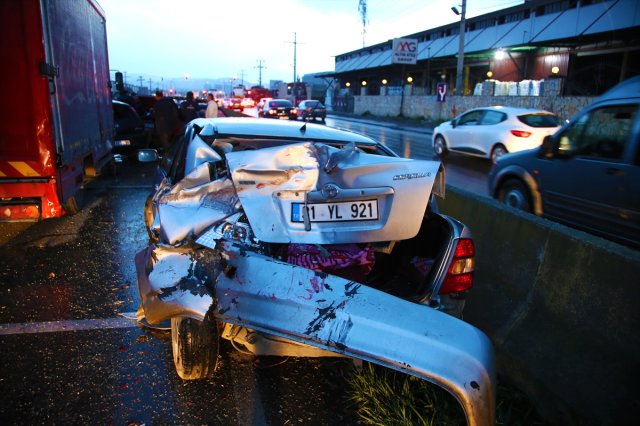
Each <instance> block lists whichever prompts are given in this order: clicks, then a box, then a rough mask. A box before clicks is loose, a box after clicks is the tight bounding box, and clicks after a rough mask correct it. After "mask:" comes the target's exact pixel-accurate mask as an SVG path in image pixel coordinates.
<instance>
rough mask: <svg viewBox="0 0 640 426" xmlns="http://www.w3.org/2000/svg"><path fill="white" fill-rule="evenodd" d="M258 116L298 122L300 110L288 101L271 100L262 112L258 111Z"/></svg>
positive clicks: (266, 103)
mask: <svg viewBox="0 0 640 426" xmlns="http://www.w3.org/2000/svg"><path fill="white" fill-rule="evenodd" d="M258 116H259V117H264V118H279V119H284V120H297V119H298V110H297V109H296V107H294V106H293V104H292V103H291V102H290V101H288V100H286V99H270V100H268V101H266V102H265V103H264V106H263V107H262V110H260V111H258Z"/></svg>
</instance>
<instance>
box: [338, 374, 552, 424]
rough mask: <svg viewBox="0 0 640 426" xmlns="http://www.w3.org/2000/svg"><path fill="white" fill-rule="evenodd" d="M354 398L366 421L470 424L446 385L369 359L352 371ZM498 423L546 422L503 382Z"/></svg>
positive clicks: (528, 403)
mask: <svg viewBox="0 0 640 426" xmlns="http://www.w3.org/2000/svg"><path fill="white" fill-rule="evenodd" d="M347 380H348V383H349V386H350V389H349V395H350V402H351V403H352V404H353V406H354V410H355V411H356V413H357V415H358V418H359V419H360V421H362V423H363V424H367V425H384V426H436V425H437V426H454V425H455V426H457V425H466V423H467V422H466V419H465V416H464V412H463V411H462V407H461V406H460V404H458V401H457V400H456V399H455V398H454V397H453V396H452V395H450V394H449V393H448V392H446V391H445V390H444V389H441V388H440V387H438V386H436V385H433V384H431V383H429V382H427V381H425V380H422V379H419V378H417V377H413V376H410V375H407V374H403V373H399V372H397V371H395V370H390V369H388V368H384V367H380V366H378V365H375V364H369V363H365V364H364V366H363V369H362V371H361V372H359V371H358V370H356V369H355V368H354V369H353V370H352V372H351V373H350V374H349V375H348V379H347ZM496 400H497V402H496V425H509V426H512V425H513V426H519V425H522V426H524V425H545V424H546V423H545V422H543V421H542V420H541V419H540V417H539V416H538V414H537V412H536V410H535V408H534V406H533V404H531V402H530V401H529V400H528V399H527V398H526V396H525V395H524V394H523V393H522V392H519V391H517V390H516V389H513V388H510V387H507V386H504V385H500V384H498V386H497V395H496Z"/></svg>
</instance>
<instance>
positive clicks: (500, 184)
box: [489, 77, 640, 247]
mask: <svg viewBox="0 0 640 426" xmlns="http://www.w3.org/2000/svg"><path fill="white" fill-rule="evenodd" d="M639 106H640V77H634V78H631V79H629V80H627V81H624V82H622V83H620V84H618V85H617V86H615V87H614V88H612V89H611V90H609V91H608V92H607V93H605V94H604V95H602V96H601V97H600V98H598V99H596V100H595V101H594V102H593V103H592V104H591V105H589V106H588V107H587V108H585V109H584V110H583V111H581V112H580V113H578V114H577V115H576V116H574V117H573V118H572V119H571V121H570V122H569V123H567V124H565V125H564V126H563V127H562V128H561V129H560V130H558V131H557V132H556V133H555V134H554V135H552V136H547V137H546V138H545V139H544V141H543V143H542V146H541V147H540V148H539V149H535V150H529V151H523V152H518V153H514V154H509V155H506V156H504V157H501V158H500V159H499V160H498V162H497V163H496V164H495V165H494V166H493V168H492V170H491V172H490V174H489V193H490V194H491V195H492V196H493V197H495V198H497V199H499V200H500V201H502V202H504V203H506V204H508V205H510V206H513V207H516V208H519V209H522V210H526V211H530V212H533V213H535V214H537V215H540V216H544V217H547V218H550V219H553V220H556V221H558V222H562V223H564V224H567V225H570V226H573V227H576V228H580V229H583V230H585V231H587V232H591V233H593V234H597V235H600V236H603V237H605V238H608V239H611V240H614V241H617V242H620V243H623V244H627V245H631V246H635V247H640V119H639V118H638V107H639Z"/></svg>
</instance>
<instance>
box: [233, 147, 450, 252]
mask: <svg viewBox="0 0 640 426" xmlns="http://www.w3.org/2000/svg"><path fill="white" fill-rule="evenodd" d="M227 163H228V165H229V169H230V172H231V176H232V179H233V182H234V185H235V188H236V191H237V194H238V197H239V198H240V201H241V203H242V206H243V209H244V212H245V213H246V215H247V217H248V219H249V222H250V224H251V228H252V230H253V232H254V233H255V235H256V237H257V238H258V239H259V240H262V241H267V242H274V243H289V242H293V243H307V244H343V243H356V242H374V241H392V240H403V239H408V238H412V237H414V236H415V235H416V234H417V233H418V230H419V229H420V225H421V223H422V218H423V216H424V213H425V210H426V207H427V203H428V201H429V198H430V194H431V188H432V186H433V183H434V180H435V178H436V175H437V173H438V170H439V168H440V163H439V162H438V161H420V160H410V159H405V158H399V157H387V156H381V155H373V154H367V153H364V152H360V151H359V150H357V149H356V148H355V147H346V148H344V149H341V150H340V149H337V148H334V147H331V146H328V145H325V144H320V143H299V144H292V145H286V146H277V147H271V148H265V149H260V150H255V151H238V152H231V153H229V154H227ZM351 200H377V203H378V211H379V219H378V220H369V221H366V220H365V221H361V220H360V221H326V222H314V223H311V224H310V225H309V224H306V223H301V222H298V223H296V222H293V221H292V219H291V217H292V207H293V204H294V203H328V202H340V201H351Z"/></svg>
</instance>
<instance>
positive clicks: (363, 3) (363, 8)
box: [358, 0, 367, 47]
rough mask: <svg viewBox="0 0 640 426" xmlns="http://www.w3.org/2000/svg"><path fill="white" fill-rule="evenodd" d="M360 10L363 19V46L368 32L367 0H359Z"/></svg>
mask: <svg viewBox="0 0 640 426" xmlns="http://www.w3.org/2000/svg"><path fill="white" fill-rule="evenodd" d="M358 12H360V18H361V19H362V47H364V36H365V34H366V33H367V0H359V1H358Z"/></svg>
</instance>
